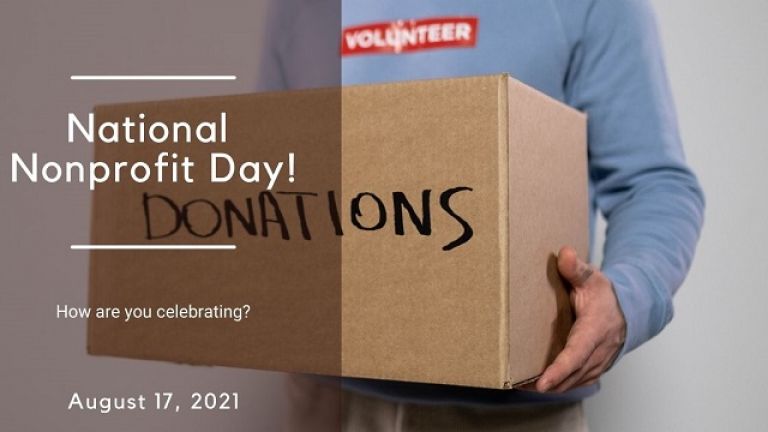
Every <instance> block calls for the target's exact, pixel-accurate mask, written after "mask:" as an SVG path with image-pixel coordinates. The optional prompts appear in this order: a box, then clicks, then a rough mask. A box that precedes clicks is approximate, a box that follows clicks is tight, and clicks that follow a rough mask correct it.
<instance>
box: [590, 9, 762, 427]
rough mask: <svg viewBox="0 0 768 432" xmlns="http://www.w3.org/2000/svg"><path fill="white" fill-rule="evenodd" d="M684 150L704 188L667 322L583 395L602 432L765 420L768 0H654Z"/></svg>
mask: <svg viewBox="0 0 768 432" xmlns="http://www.w3.org/2000/svg"><path fill="white" fill-rule="evenodd" d="M654 4H655V6H656V12H657V15H658V20H659V24H660V28H661V33H662V36H663V40H664V43H665V51H666V54H667V66H668V68H669V75H670V80H671V82H672V90H673V92H674V94H675V97H676V101H677V107H678V113H679V119H680V124H681V129H682V136H683V140H684V142H685V146H686V152H687V155H688V160H689V161H690V163H691V164H692V165H693V167H694V168H695V169H696V171H697V173H698V174H699V177H700V179H701V182H702V184H703V186H704V190H705V192H706V195H707V214H706V222H705V227H704V233H703V236H702V239H701V243H700V244H699V249H698V255H697V257H696V261H695V263H694V266H693V269H692V271H691V273H690V276H689V277H688V279H687V281H686V282H685V284H684V286H683V287H682V288H681V290H680V291H679V292H678V295H677V296H676V298H675V308H676V315H675V319H674V320H673V321H672V323H671V324H670V325H669V326H668V327H667V328H666V330H665V331H664V332H663V333H662V334H661V335H660V336H658V337H657V338H655V339H653V340H652V341H651V342H649V343H647V344H646V345H644V346H642V347H641V348H640V349H639V350H637V351H636V352H634V353H631V354H630V355H628V356H627V357H625V358H624V360H623V361H622V362H621V363H620V364H619V365H617V367H616V368H615V369H614V370H613V371H611V372H610V373H609V374H608V375H607V376H606V377H605V379H603V382H602V384H603V388H602V391H601V392H600V393H599V394H598V396H597V397H595V398H593V399H591V400H590V401H589V402H588V403H587V411H588V414H589V419H590V424H591V427H592V428H593V430H595V431H597V432H608V431H622V432H634V431H638V432H640V431H697V432H704V431H724V430H732V431H755V430H765V429H764V428H765V423H766V421H765V409H766V403H768V368H767V367H766V360H768V337H766V335H765V331H766V329H768V313H766V307H765V305H766V303H767V302H768V284H766V260H767V259H768V252H766V244H767V243H768V242H767V241H768V200H767V199H766V198H767V196H766V192H765V188H766V187H768V169H766V165H768V138H767V137H768V118H766V113H767V112H768V110H766V104H767V103H768V2H766V1H765V0H743V1H737V2H724V1H716V0H677V1H661V0H656V1H654Z"/></svg>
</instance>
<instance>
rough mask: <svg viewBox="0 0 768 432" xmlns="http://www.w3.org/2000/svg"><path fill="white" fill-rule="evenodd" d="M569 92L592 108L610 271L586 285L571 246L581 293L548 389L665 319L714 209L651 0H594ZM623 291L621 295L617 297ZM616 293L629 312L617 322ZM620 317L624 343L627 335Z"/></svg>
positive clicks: (592, 144) (596, 180) (568, 265)
mask: <svg viewBox="0 0 768 432" xmlns="http://www.w3.org/2000/svg"><path fill="white" fill-rule="evenodd" d="M566 95H567V102H568V103H569V104H570V105H572V106H574V107H576V108H578V109H580V110H583V111H585V112H586V113H587V114H588V115H589V163H590V166H589V172H590V177H591V180H592V182H593V185H594V193H595V199H596V201H597V205H598V207H599V209H600V210H601V211H602V213H603V214H604V215H605V217H606V220H607V222H608V230H607V234H606V243H605V253H604V261H603V268H602V272H599V271H597V270H594V272H593V273H594V274H591V275H589V277H588V278H587V279H585V280H587V282H584V283H583V284H582V285H581V286H576V285H575V284H574V282H580V280H578V278H579V277H580V276H579V275H578V273H579V272H577V271H576V270H575V269H577V268H578V267H579V266H584V264H583V263H579V262H578V261H577V260H576V257H575V256H571V253H570V252H566V253H565V257H563V256H562V255H563V253H561V260H560V261H561V273H563V270H564V268H565V271H566V272H568V269H571V270H573V272H574V273H572V274H565V273H563V276H564V277H565V278H566V279H569V280H571V282H572V285H574V287H575V289H574V293H577V294H574V293H572V296H571V297H572V299H574V297H579V298H581V300H580V302H581V303H582V304H580V305H579V304H574V307H575V311H576V316H577V318H576V323H575V325H574V328H573V330H572V332H571V335H570V336H569V343H568V345H567V347H566V348H565V349H564V350H563V352H562V353H561V354H560V356H558V358H557V359H556V360H555V362H554V363H553V364H552V365H551V366H550V367H549V368H548V369H547V370H546V371H545V373H544V374H543V375H542V377H541V379H540V380H539V382H538V384H537V389H538V390H541V391H544V390H553V389H554V390H557V391H564V390H567V389H569V388H572V387H576V386H579V385H583V384H588V383H590V382H593V381H594V380H595V377H596V376H599V374H600V373H602V372H604V371H605V370H606V369H607V368H608V367H610V365H611V364H612V362H613V361H614V359H615V358H616V357H620V356H621V355H623V354H625V353H627V352H629V351H631V350H633V349H634V348H637V347H638V346H639V345H640V344H642V343H643V342H645V341H647V340H648V339H650V338H652V337H653V336H655V335H656V334H658V333H659V332H660V331H661V330H662V329H663V328H664V326H665V325H666V324H667V323H668V322H669V321H670V319H671V318H672V295H673V294H674V293H675V291H677V289H678V287H679V286H680V285H681V284H682V282H683V279H684V278H685V276H686V274H687V272H688V269H689V267H690V264H691V260H692V259H693V254H694V249H695V246H696V242H697V240H698V237H699V232H700V229H701V225H702V221H703V211H704V197H703V194H702V192H701V188H700V186H699V184H698V181H697V180H696V177H695V176H694V174H693V173H692V172H691V170H690V169H689V168H688V166H687V165H686V163H685V158H684V155H683V150H682V146H681V143H680V138H679V134H678V130H677V120H676V116H675V111H674V105H673V102H672V97H671V94H670V90H669V86H668V83H667V77H666V72H665V67H664V61H663V56H662V53H661V47H660V43H659V40H658V33H657V29H656V24H655V21H654V17H653V13H652V10H651V7H650V5H649V4H648V2H647V1H646V0H595V1H593V2H592V5H591V7H590V9H589V12H588V14H587V15H586V18H585V21H584V26H583V31H582V33H581V35H580V36H579V37H578V40H576V41H575V43H574V50H573V55H572V61H571V67H570V71H569V75H568V79H567V82H566ZM564 260H565V261H567V262H565V263H563V261H564ZM582 272H583V269H582ZM574 278H577V279H576V280H574ZM589 279H591V281H588V280H589ZM611 285H612V288H613V290H612V292H611V291H609V290H608V291H607V290H606V289H605V287H606V286H611ZM578 293H581V294H578ZM613 293H615V300H614V301H613V304H612V303H611V302H610V301H608V300H607V298H608V297H609V296H610V295H611V294H613ZM590 299H591V300H590ZM616 300H617V301H618V305H619V306H620V310H621V313H622V316H621V318H620V321H624V323H621V322H616V319H617V318H616V316H615V305H616ZM585 302H587V304H585ZM590 302H591V303H593V304H590ZM597 303H600V304H601V305H602V306H600V307H598V306H595V304H597ZM621 324H625V326H626V328H625V332H626V335H625V337H623V338H622V339H623V345H622V344H617V343H616V340H617V339H616V335H617V334H619V333H620V332H621V330H623V329H622V325H621ZM617 332H618V333H617ZM596 371H597V373H596Z"/></svg>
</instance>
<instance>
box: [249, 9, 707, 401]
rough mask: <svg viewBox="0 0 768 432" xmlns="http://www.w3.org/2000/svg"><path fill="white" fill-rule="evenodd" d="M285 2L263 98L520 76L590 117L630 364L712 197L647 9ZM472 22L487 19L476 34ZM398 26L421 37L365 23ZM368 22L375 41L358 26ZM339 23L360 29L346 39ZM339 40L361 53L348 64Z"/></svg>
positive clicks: (402, 390)
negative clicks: (339, 87)
mask: <svg viewBox="0 0 768 432" xmlns="http://www.w3.org/2000/svg"><path fill="white" fill-rule="evenodd" d="M276 4H277V5H278V6H277V7H273V9H272V13H271V16H270V19H269V22H268V26H267V29H266V31H267V36H268V37H267V40H268V46H267V49H266V51H265V53H266V56H265V61H264V62H263V63H262V70H261V74H260V83H261V89H265V90H266V89H280V88H302V87H315V86H322V85H333V84H339V83H342V84H345V85H346V84H358V83H373V82H386V81H398V80H413V79H425V78H439V77H450V76H466V75H483V74H495V73H501V72H509V73H511V74H512V76H514V77H515V78H517V79H519V80H521V81H523V82H525V83H527V84H528V85H531V86H533V87H535V88H537V89H538V90H540V91H542V92H544V93H546V94H548V95H550V96H552V97H553V98H555V99H558V100H560V101H563V102H565V103H567V104H568V105H571V106H573V107H575V108H577V109H579V110H581V111H584V112H586V113H587V114H588V115H589V174H590V196H591V198H590V199H591V204H592V206H591V220H592V225H593V226H594V219H595V211H596V210H599V211H601V212H602V214H603V215H604V216H605V218H606V220H607V223H608V231H607V234H606V243H605V249H604V260H603V271H604V272H605V274H606V275H607V277H608V278H609V279H610V280H611V282H612V283H613V286H614V290H615V292H616V295H617V297H618V300H619V304H620V306H621V309H622V311H623V313H624V316H625V318H626V322H627V339H626V343H625V345H624V347H623V349H622V352H621V356H623V355H624V354H626V353H627V352H629V351H631V350H633V349H635V348H637V347H638V346H639V345H641V344H642V343H644V342H645V341H647V340H649V339H650V338H652V337H653V336H655V335H656V334H658V333H659V332H660V331H661V330H662V329H663V328H664V326H665V325H666V324H667V323H668V322H669V321H670V319H671V318H672V296H673V294H674V293H675V291H676V290H677V289H678V287H679V286H680V285H681V284H682V282H683V279H684V278H685V276H686V273H687V272H688V269H689V267H690V264H691V260H692V259H693V255H694V249H695V246H696V242H697V240H698V237H699V232H700V229H701V225H702V219H703V211H704V198H703V195H702V191H701V188H700V186H699V184H698V182H697V180H696V177H695V176H694V174H693V173H692V172H691V170H690V169H689V167H688V166H687V165H686V162H685V159H684V155H683V149H682V146H681V143H680V137H679V134H678V128H677V121H676V118H675V108H674V104H673V102H672V97H671V94H670V89H669V86H668V82H667V77H666V73H665V67H664V61H663V58H662V57H663V56H662V52H661V47H660V43H659V38H658V32H657V29H656V25H655V21H654V16H653V12H652V10H651V7H650V5H649V3H648V1H646V0H483V1H468V0H391V1H385V0H357V1H354V0H347V1H344V2H343V5H342V9H343V10H342V12H341V14H340V12H339V3H338V0H333V1H327V0H278V1H277V2H276ZM339 15H341V16H339ZM440 17H459V18H449V19H448V20H445V21H443V22H448V23H449V24H448V25H447V28H446V26H445V25H443V26H440V27H437V28H436V29H435V28H433V29H432V30H430V29H429V27H428V25H429V22H423V21H417V22H415V23H412V22H411V21H410V20H411V19H416V20H422V19H429V18H440ZM471 18H476V19H477V21H476V23H475V24H474V25H473V26H472V27H471V28H470V29H469V32H470V33H471V34H468V30H467V25H472V24H471V23H470V24H467V22H469V21H468V19H471ZM397 20H404V21H403V22H402V23H400V24H396V25H395V26H396V27H397V28H399V29H403V28H405V29H406V30H407V31H409V32H410V33H402V32H400V33H397V32H395V31H394V30H390V32H389V34H387V33H386V31H384V30H381V29H382V28H383V27H381V26H378V27H377V26H367V24H370V23H382V22H393V21H395V22H396V21H397ZM421 24H425V26H422V28H421V30H419V28H418V26H419V25H421ZM361 25H363V30H365V31H368V33H367V34H366V33H360V32H359V31H354V30H355V29H354V28H355V27H359V26H361ZM460 25H464V28H463V29H462V30H461V31H457V29H458V28H459V27H458V26H460ZM339 26H341V27H342V28H345V29H350V31H348V32H344V34H343V36H341V35H340V34H339V32H338V27H339ZM377 28H378V29H379V33H378V36H376V34H375V32H376V29H377ZM358 30H359V28H358ZM419 31H421V33H419ZM430 31H431V33H430ZM387 35H389V39H387ZM345 38H349V39H348V40H346V39H345ZM340 40H341V44H342V45H344V46H345V47H346V50H347V51H348V52H350V51H351V52H352V53H353V54H354V55H346V56H344V57H343V58H342V59H341V61H340V62H339V59H338V53H339V45H340ZM395 42H397V43H395ZM441 43H442V45H443V46H440V45H441ZM392 44H395V45H398V44H399V45H400V47H401V49H402V47H403V46H405V48H406V49H405V50H403V52H401V53H392V52H385V53H381V52H378V53H372V52H370V51H365V48H367V47H372V48H375V49H379V50H384V51H386V50H389V51H392V50H390V49H389V47H390V46H392ZM419 48H431V49H419ZM361 49H362V50H363V51H365V52H360V51H361ZM409 49H410V50H409ZM355 50H357V51H355ZM564 180H566V181H567V177H564ZM346 384H347V385H348V386H349V387H350V388H353V389H356V390H359V391H368V392H372V393H375V394H378V395H380V396H383V397H390V398H395V399H401V400H402V399H410V400H422V401H426V402H457V403H474V404H477V403H480V404H487V403H515V402H527V401H541V400H573V399H579V398H583V397H585V396H587V395H589V394H591V393H593V392H594V391H596V387H594V386H593V387H591V388H584V389H578V390H576V391H571V392H569V393H567V394H565V395H562V396H552V395H545V396H542V395H538V394H530V393H528V392H519V391H493V390H478V389H466V388H458V387H450V386H431V385H423V384H406V383H392V382H384V381H374V380H347V383H346Z"/></svg>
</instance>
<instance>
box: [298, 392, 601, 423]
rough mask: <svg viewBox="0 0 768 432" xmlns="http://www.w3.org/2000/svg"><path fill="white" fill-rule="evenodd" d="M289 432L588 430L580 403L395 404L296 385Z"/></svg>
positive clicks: (365, 396)
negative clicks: (500, 405)
mask: <svg viewBox="0 0 768 432" xmlns="http://www.w3.org/2000/svg"><path fill="white" fill-rule="evenodd" d="M290 387H292V391H291V392H290V394H291V401H290V404H291V406H290V409H289V412H290V414H289V417H290V418H289V422H288V423H289V425H290V426H289V427H288V428H287V429H286V430H287V431H291V432H303V431H313V432H314V431H323V432H339V431H344V432H451V431H461V432H473V431H478V432H480V431H482V432H502V431H503V432H516V431H526V432H561V431H562V432H565V431H567V432H587V431H588V427H587V422H586V418H585V416H584V410H583V409H582V405H581V403H580V402H576V403H570V404H530V405H511V406H505V407H490V408H485V407H468V406H449V405H420V404H412V403H398V402H391V401H387V400H382V399H378V398H375V397H371V396H367V395H361V394H358V393H353V392H349V391H342V390H340V389H339V387H338V386H323V385H318V384H316V383H315V382H314V380H300V382H296V381H294V382H293V383H292V384H291V385H290Z"/></svg>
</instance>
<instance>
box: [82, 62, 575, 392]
mask: <svg viewBox="0 0 768 432" xmlns="http://www.w3.org/2000/svg"><path fill="white" fill-rule="evenodd" d="M222 112H226V116H227V125H226V127H227V130H226V133H227V136H226V143H218V144H203V143H200V142H193V143H190V144H168V145H164V144H154V143H149V144H126V143H123V142H120V143H117V144H106V143H98V144H96V158H95V159H96V160H100V161H105V162H109V163H114V162H115V161H120V160H123V161H126V160H127V161H137V160H144V161H154V160H156V157H157V153H158V151H161V150H163V151H168V150H169V149H170V150H172V151H175V152H178V153H179V156H180V157H181V156H182V155H184V156H189V157H190V158H192V159H193V160H195V161H196V168H195V169H196V170H197V171H196V172H197V173H198V178H196V179H195V182H194V183H192V184H173V183H169V182H167V181H165V182H162V183H161V182H157V181H155V180H154V179H153V180H150V181H147V182H146V183H142V184H137V183H135V182H128V181H124V182H120V183H105V184H103V185H100V186H98V187H97V189H96V191H95V193H94V202H93V203H94V204H93V229H92V242H93V243H94V244H151V245H158V244H214V243H215V244H233V245H236V247H237V249H236V250H233V251H94V252H92V255H91V280H90V285H91V286H90V303H91V306H92V307H99V306H102V307H121V308H122V307H125V306H129V307H134V306H140V307H146V308H150V309H153V308H154V309H156V308H158V307H161V308H164V309H165V308H171V309H173V310H174V311H175V310H176V309H178V308H185V307H187V306H189V305H192V307H193V308H196V307H203V306H205V307H214V306H219V305H220V306H222V307H229V306H237V305H241V306H243V305H246V304H247V305H248V306H249V307H250V311H249V314H248V318H244V319H242V320H240V321H239V322H236V321H234V320H233V319H167V318H165V319H161V318H159V317H158V316H156V315H154V316H153V317H152V318H151V319H143V320H132V321H129V322H124V321H123V320H119V319H95V318H93V317H92V318H91V319H90V321H89V326H88V350H89V352H90V353H91V354H97V355H112V356H121V357H132V358H142V359H157V360H169V361H175V362H181V363H191V364H206V365H224V366H237V367H247V368H256V369H267V370H280V371H294V372H308V373H318V374H329V375H343V376H350V377H367V378H381V379H392V380H402V381H415V382H425V383H444V384H456V385H464V386H475V387H487V388H511V387H513V386H514V385H515V384H517V383H520V382H524V381H526V380H528V379H531V378H533V377H535V376H537V375H538V374H540V373H541V372H542V370H543V369H544V368H545V366H546V365H547V364H548V363H549V362H550V361H551V360H552V359H553V358H554V356H555V355H556V354H557V353H558V352H559V351H560V350H561V348H562V346H563V344H564V342H565V338H566V336H567V333H568V331H569V329H570V325H571V322H572V316H571V309H570V305H569V301H568V295H567V293H566V291H565V288H564V287H563V284H562V282H561V280H560V278H559V277H558V275H557V270H556V267H555V257H554V253H555V252H556V251H557V250H558V249H559V248H560V246H562V245H566V244H569V245H573V246H575V247H576V249H577V250H578V252H579V253H580V254H581V255H582V256H586V253H587V244H588V241H587V236H588V228H587V219H588V210H587V162H586V154H587V150H586V118H585V116H584V115H582V114H581V113H578V112H577V111H575V110H573V109H571V108H568V107H566V106H565V105H563V104H561V103H559V102H557V101H555V100H553V99H551V98H549V97H547V96H545V95H542V94H541V93H539V92H537V91H535V90H533V89H531V88H529V87H527V86H525V85H523V84H522V83H520V82H518V81H516V80H514V79H512V78H510V77H508V76H506V75H495V76H483V77H470V78H458V79H446V80H430V81H418V82H403V83H394V84H380V85H366V86H354V87H346V88H343V89H325V90H310V91H294V92H284V93H268V94H252V95H242V96H225V97H213V98H198V99H186V100H177V101H163V102H151V103H131V104H119V105H109V106H101V107H98V108H97V109H96V119H97V121H96V123H97V124H99V123H100V122H103V121H107V120H114V121H118V120H121V119H123V118H124V117H126V116H134V117H135V116H136V115H137V114H138V113H144V114H145V116H146V118H147V119H152V120H163V121H168V122H171V121H174V120H180V119H184V120H187V121H189V122H190V123H193V122H200V121H204V120H205V119H217V118H220V114H221V113H222ZM211 152H227V153H228V154H229V155H230V156H231V157H232V158H233V160H235V161H237V162H238V163H240V162H242V161H248V160H250V161H285V162H286V166H287V163H288V159H287V156H286V155H287V154H288V153H289V152H292V153H293V154H294V158H295V160H294V162H295V166H294V170H293V182H291V181H290V180H287V179H288V177H282V178H281V179H280V180H279V181H278V182H277V184H276V185H275V186H274V188H273V189H272V190H271V191H265V185H264V183H263V182H260V183H259V184H246V183H243V182H241V181H239V180H237V179H236V178H235V179H233V180H232V181H230V182H228V183H222V184H218V183H217V184H211V183H210V182H209V181H208V178H207V173H208V172H209V171H210V163H209V159H210V153H211ZM235 177H237V176H235ZM297 192H308V193H312V194H315V195H310V194H305V195H297V194H296V193H297ZM145 194H146V195H145ZM160 195H162V196H163V197H164V198H165V199H163V198H160V197H159V196H160ZM299 196H300V197H301V199H299V198H297V197H299ZM148 197H149V198H148ZM203 199H204V200H205V201H201V200H203ZM169 201H171V202H173V203H174V204H175V205H176V207H177V208H179V209H183V208H186V209H187V212H186V213H184V215H185V217H187V218H188V220H187V219H184V221H182V222H179V220H178V219H179V214H178V213H176V214H174V211H173V209H172V206H171V205H170V204H169ZM299 201H302V203H301V205H300V204H299ZM145 204H146V205H147V208H148V210H146V212H145ZM184 204H188V205H187V207H184ZM300 207H303V208H301V209H300ZM233 208H235V209H237V210H238V211H234V210H233ZM251 210H252V213H251ZM278 210H279V212H278ZM180 212H182V213H183V211H181V210H180ZM278 213H280V214H278ZM217 214H218V215H219V216H218V217H217V216H216V215H217ZM302 215H303V216H302ZM280 219H282V222H280ZM217 221H218V226H217ZM177 222H179V223H178V225H179V226H180V228H179V229H178V230H177V231H176V232H174V233H172V234H170V235H168V236H166V237H162V238H155V237H160V235H161V234H165V233H167V232H170V231H172V228H174V226H175V225H177ZM148 226H150V227H151V229H152V230H154V231H153V232H151V233H150V232H148V231H147V227H148ZM214 228H217V229H215V230H214ZM265 231H266V232H265ZM195 232H196V233H197V235H196V234H194V233H195ZM209 232H210V235H208V236H205V237H203V236H202V235H207V234H209ZM148 237H152V238H151V239H149V238H148ZM308 237H309V238H308ZM174 313H175V312H174Z"/></svg>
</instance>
